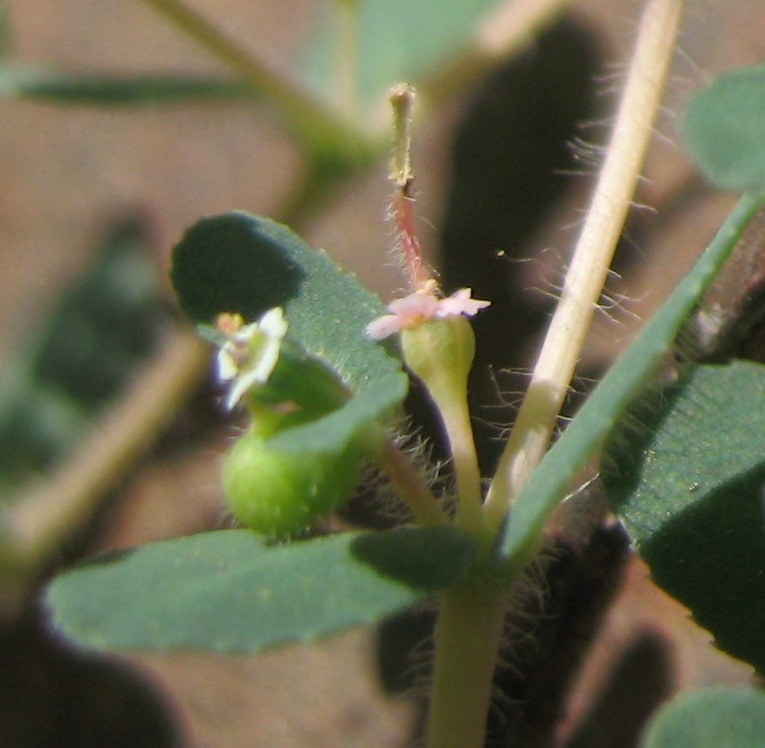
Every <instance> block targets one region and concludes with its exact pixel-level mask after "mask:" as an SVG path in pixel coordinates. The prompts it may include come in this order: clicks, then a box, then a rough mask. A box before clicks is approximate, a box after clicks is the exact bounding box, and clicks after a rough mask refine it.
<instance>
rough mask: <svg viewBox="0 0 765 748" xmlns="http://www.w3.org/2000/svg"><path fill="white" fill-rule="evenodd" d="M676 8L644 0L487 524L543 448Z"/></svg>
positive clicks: (638, 145)
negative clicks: (600, 159) (596, 174)
mask: <svg viewBox="0 0 765 748" xmlns="http://www.w3.org/2000/svg"><path fill="white" fill-rule="evenodd" d="M682 6H683V3H682V0H648V3H647V4H646V7H645V11H644V12H643V17H642V20H641V22H640V27H639V29H638V37H637V42H636V46H635V52H634V54H633V57H632V60H631V63H630V67H629V72H628V76H627V82H626V86H625V89H624V94H623V96H622V100H621V103H620V106H619V111H618V114H617V118H616V124H615V127H614V131H613V134H612V137H611V142H610V144H609V147H608V155H607V157H606V161H605V163H604V164H603V169H602V171H601V174H600V178H599V180H598V184H597V186H596V188H595V193H594V195H593V198H592V204H591V206H590V210H589V212H588V214H587V219H586V221H585V224H584V226H583V228H582V233H581V236H580V238H579V241H578V243H577V246H576V249H575V251H574V255H573V257H572V260H571V265H570V267H569V270H568V273H567V275H566V280H565V285H564V287H563V292H562V294H561V298H560V301H559V303H558V306H557V308H556V310H555V314H554V316H553V319H552V322H551V324H550V328H549V330H548V333H547V336H546V338H545V341H544V344H543V347H542V351H541V353H540V356H539V360H538V361H537V365H536V367H535V369H534V373H533V376H532V380H531V384H530V386H529V390H528V393H527V395H526V398H525V399H524V402H523V405H522V406H521V410H520V412H519V414H518V419H517V421H516V424H515V427H514V428H513V431H512V434H511V436H510V439H509V441H508V444H507V446H506V448H505V452H504V454H503V455H502V458H501V460H500V463H499V467H498V470H497V475H496V477H495V479H494V481H493V484H492V486H491V489H490V491H489V495H488V497H487V501H486V504H485V513H486V518H487V522H488V524H489V526H490V527H499V526H500V524H501V523H502V522H503V520H504V517H505V515H506V514H507V510H508V508H509V505H510V503H511V502H512V501H513V499H514V497H516V496H517V495H518V493H519V491H520V490H521V489H522V488H523V486H524V485H525V483H526V481H527V480H528V478H529V475H530V474H531V472H532V470H533V469H534V468H535V467H536V466H537V464H538V463H539V461H540V460H541V459H542V457H543V456H544V453H545V451H546V450H547V448H548V445H549V443H550V439H551V437H552V434H553V430H554V428H555V425H556V421H557V417H558V413H559V412H560V408H561V406H562V404H563V401H564V398H565V396H566V392H567V390H568V386H569V384H570V382H571V378H572V376H573V373H574V369H575V367H576V363H577V360H578V358H579V355H580V352H581V350H582V346H583V344H584V339H585V336H586V334H587V331H588V329H589V326H590V321H591V319H592V315H593V312H594V310H595V308H596V305H597V302H598V298H599V296H600V293H601V291H602V289H603V286H604V284H605V280H606V276H607V273H608V268H609V265H610V263H611V259H612V257H613V252H614V249H615V248H616V244H617V241H618V239H619V236H620V233H621V230H622V226H623V224H624V220H625V218H626V216H627V211H628V210H629V207H630V204H631V199H632V194H633V192H634V190H635V186H636V184H637V181H638V178H639V175H640V169H641V165H642V163H643V161H644V158H645V153H646V151H647V149H648V144H649V142H650V138H651V135H652V132H653V123H654V120H655V118H656V114H657V112H658V109H659V104H660V102H661V95H662V92H663V89H664V84H665V81H666V78H667V75H668V73H669V69H670V66H671V63H672V59H673V56H674V49H675V40H676V37H677V32H678V27H679V22H680V16H681V12H682Z"/></svg>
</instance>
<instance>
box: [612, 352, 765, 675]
mask: <svg viewBox="0 0 765 748" xmlns="http://www.w3.org/2000/svg"><path fill="white" fill-rule="evenodd" d="M763 413H765V367H763V366H761V365H760V364H754V363H751V362H743V361H739V362H736V363H733V364H731V365H730V366H711V365H708V366H700V367H698V368H696V369H692V370H691V371H690V372H688V374H687V376H685V377H684V378H683V379H682V381H680V382H678V383H676V384H672V385H669V386H667V387H665V388H663V389H658V388H657V389H655V390H652V391H650V392H649V393H647V394H645V395H644V396H643V397H641V398H640V400H639V401H638V402H637V403H636V404H635V405H634V406H633V407H632V408H631V409H630V411H629V412H628V413H627V414H626V416H625V418H624V419H622V421H621V422H620V425H619V427H617V429H616V430H615V431H614V433H613V434H612V435H611V437H610V438H609V442H608V446H607V451H606V459H605V462H604V467H603V480H604V484H605V486H606V489H607V492H608V495H609V500H610V502H611V504H612V508H613V509H614V511H616V512H617V513H618V514H619V516H620V517H621V518H622V519H623V521H624V523H625V525H626V527H627V529H628V531H629V532H630V534H631V535H632V537H633V538H634V540H635V543H636V545H637V547H638V550H639V552H640V554H641V555H642V556H643V558H644V559H645V560H646V561H647V562H648V565H649V566H650V567H651V573H652V575H653V578H654V580H655V581H656V583H657V584H659V585H660V586H661V587H663V588H664V589H665V590H666V591H667V592H668V593H669V594H671V595H673V596H674V597H676V598H677V599H678V600H680V601H681V602H682V603H684V604H685V605H686V606H688V607H689V608H690V609H691V611H692V612H693V616H694V618H695V619H696V620H697V621H698V622H699V623H700V624H701V625H702V626H704V627H705V628H707V629H708V630H709V631H711V632H712V633H713V634H714V636H715V640H716V643H717V644H718V646H720V647H721V648H722V649H725V650H726V651H728V652H730V653H731V654H733V655H734V656H736V657H739V658H742V659H745V660H747V661H748V662H751V663H752V664H754V665H755V666H756V667H757V668H758V669H759V670H761V671H763V672H765V636H763V631H765V520H764V517H765V514H764V510H763V486H764V485H765V418H763Z"/></svg>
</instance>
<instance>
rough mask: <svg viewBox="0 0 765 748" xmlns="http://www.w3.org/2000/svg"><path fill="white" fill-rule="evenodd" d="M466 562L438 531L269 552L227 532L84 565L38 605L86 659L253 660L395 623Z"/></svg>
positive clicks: (357, 536)
mask: <svg viewBox="0 0 765 748" xmlns="http://www.w3.org/2000/svg"><path fill="white" fill-rule="evenodd" d="M474 555H475V546H474V544H473V542H472V541H471V540H469V539H468V538H467V537H466V536H464V535H462V534H460V533H458V532H457V531H456V530H454V529H453V528H446V527H441V528H427V529H425V528H418V529H399V530H391V531H388V532H380V533H347V534H339V535H330V536H326V537H322V538H316V539H314V540H307V541H301V542H295V543H292V544H288V545H280V546H268V545H265V544H264V543H263V541H262V540H259V539H258V536H256V535H255V534H253V533H251V532H249V531H247V530H239V531H237V530H229V531H222V532H211V533H204V534H201V535H196V536H192V537H188V538H182V539H180V540H170V541H166V542H162V543H156V544H153V545H148V546H144V547H142V548H138V549H136V550H133V551H127V552H124V553H120V554H116V555H115V556H112V557H110V558H109V557H107V558H101V559H96V560H95V561H94V562H91V563H90V564H89V565H85V566H81V567H79V568H75V569H73V570H71V571H69V572H67V573H65V574H63V575H62V576H60V577H58V579H56V580H54V582H53V583H52V584H51V585H50V588H49V590H48V594H47V602H48V605H49V606H50V607H51V609H52V611H53V620H54V624H55V626H56V627H57V628H58V629H60V630H61V631H62V632H63V633H64V634H65V635H66V636H68V637H70V638H71V639H72V640H74V641H75V642H77V643H78V644H81V645H83V646H87V647H93V648H97V649H120V650H146V649H155V650H176V649H195V650H200V649H201V650H213V651H217V652H257V651H260V650H264V649H268V648H272V647H276V646H279V645H282V644H286V643H288V642H308V641H312V640H314V639H316V638H317V637H320V636H326V635H329V634H334V633H336V632H339V631H342V630H344V629H347V628H350V627H352V626H358V625H363V624H370V623H372V622H374V621H377V620H379V619H380V618H383V617H385V616H388V615H391V614H393V613H396V612H399V611H401V610H403V609H405V608H407V607H409V606H411V605H413V604H414V603H416V602H418V601H420V600H423V599H424V598H427V597H430V596H432V595H433V594H434V593H435V592H437V591H438V590H440V589H443V588H446V587H448V586H450V585H452V584H454V583H455V582H457V581H458V580H460V579H461V578H462V577H463V576H464V575H465V573H466V571H467V568H468V566H469V564H470V563H471V561H472V559H473V557H474Z"/></svg>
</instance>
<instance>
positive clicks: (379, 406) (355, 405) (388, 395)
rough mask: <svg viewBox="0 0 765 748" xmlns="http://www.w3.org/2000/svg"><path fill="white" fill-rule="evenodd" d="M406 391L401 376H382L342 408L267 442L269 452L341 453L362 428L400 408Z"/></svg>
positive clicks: (286, 431)
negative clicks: (276, 450) (277, 450)
mask: <svg viewBox="0 0 765 748" xmlns="http://www.w3.org/2000/svg"><path fill="white" fill-rule="evenodd" d="M408 389H409V380H408V378H407V377H406V375H405V374H403V373H400V374H392V375H389V376H386V377H383V378H381V379H379V380H377V381H375V382H373V383H371V384H370V385H369V386H368V387H366V388H365V389H364V390H362V391H361V392H360V393H359V394H357V395H355V396H354V397H352V398H351V399H350V400H349V401H348V402H347V403H346V404H345V405H344V406H343V407H342V408H339V409H338V410H336V411H333V412H332V413H330V414H329V415H327V416H324V417H323V418H319V419H317V420H315V421H312V422H311V423H308V424H306V425H304V426H295V427H293V428H289V429H285V430H284V431H281V432H279V434H278V435H277V436H275V437H274V438H272V439H269V441H268V446H269V448H272V449H279V450H286V451H291V452H295V454H296V455H297V456H298V457H297V458H298V459H299V455H300V453H301V452H303V451H308V452H312V453H316V452H324V453H327V454H341V453H342V452H343V451H344V450H345V448H346V446H347V445H348V443H349V442H350V441H351V440H352V439H353V438H354V437H355V436H356V435H357V434H358V433H359V432H360V431H362V430H363V429H364V428H365V427H366V426H368V425H369V424H371V423H373V422H374V421H380V420H384V417H385V415H386V414H387V413H389V412H391V411H392V410H394V409H395V408H396V406H398V405H400V403H401V402H402V401H403V399H404V398H405V397H406V393H407V390H408Z"/></svg>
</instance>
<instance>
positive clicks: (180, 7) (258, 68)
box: [144, 0, 367, 153]
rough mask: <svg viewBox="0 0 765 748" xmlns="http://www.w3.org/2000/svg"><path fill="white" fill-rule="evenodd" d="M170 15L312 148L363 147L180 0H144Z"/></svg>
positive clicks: (332, 116) (335, 119) (343, 125)
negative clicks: (271, 106) (278, 114)
mask: <svg viewBox="0 0 765 748" xmlns="http://www.w3.org/2000/svg"><path fill="white" fill-rule="evenodd" d="M144 2H146V3H148V4H149V5H151V6H152V7H153V8H154V9H155V10H157V11H159V12H160V13H161V14H162V15H164V16H165V17H166V18H168V19H170V21H172V22H173V23H174V24H175V25H176V26H177V27H178V28H179V29H181V30H182V31H184V32H185V33H186V34H187V35H188V36H190V37H191V38H192V39H194V40H195V41H197V42H198V43H199V44H201V45H202V46H203V47H205V49H207V50H208V52H210V53H212V54H213V55H214V56H215V57H217V58H218V59H219V60H221V61H222V62H224V63H225V64H226V65H228V66H229V67H230V68H232V69H233V70H235V71H236V72H237V73H238V74H239V75H241V76H242V77H243V78H244V80H246V81H247V82H249V83H250V84H251V85H252V86H253V88H254V89H256V90H257V91H259V92H260V93H262V94H263V95H264V96H265V97H266V98H267V99H268V100H269V101H270V102H271V103H273V104H274V105H275V106H276V107H277V108H278V109H279V110H280V111H281V112H282V114H283V115H284V117H285V119H286V121H287V123H288V124H289V125H290V126H291V127H292V129H293V130H294V131H295V132H296V133H297V134H298V135H299V136H300V137H301V138H302V139H303V140H304V141H305V142H306V143H307V144H308V145H309V147H310V148H311V149H312V150H315V149H316V148H322V147H323V148H326V147H329V148H330V149H331V150H336V151H338V152H339V153H347V152H348V151H349V144H350V143H355V144H356V149H362V150H366V149H367V145H366V138H365V137H364V136H363V133H362V132H361V131H360V130H359V129H357V128H355V127H353V126H351V125H350V124H349V123H348V122H347V121H345V120H344V119H342V118H341V117H339V116H338V115H337V114H336V113H335V112H333V111H331V110H329V109H327V108H326V107H325V106H324V105H323V104H322V103H321V102H319V101H317V100H315V99H314V98H313V97H312V96H310V95H309V94H308V93H307V92H306V91H305V90H303V89H302V88H301V87H300V86H298V85H296V84H295V83H294V82H292V81H291V80H289V78H287V77H286V76H285V75H284V74H281V73H279V72H278V71H276V70H273V69H271V67H270V66H269V65H268V64H267V63H266V62H265V61H264V60H261V59H260V58H258V57H256V56H255V55H253V54H252V53H251V52H249V51H248V50H245V49H244V48H243V47H241V46H239V45H238V44H237V43H236V42H235V41H234V40H233V39H231V38H229V37H228V36H226V35H225V34H224V33H223V32H221V31H220V30H219V29H218V28H217V27H216V26H214V25H213V24H212V23H210V22H209V21H208V20H207V19H206V18H204V17H203V16H202V15H200V14H199V13H197V12H196V11H195V10H193V9H192V8H190V7H188V6H187V5H185V4H184V3H183V2H181V0H144Z"/></svg>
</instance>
